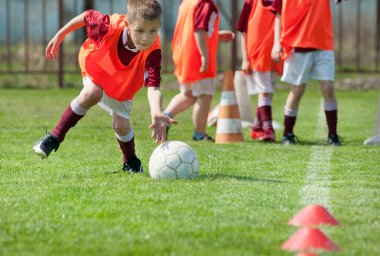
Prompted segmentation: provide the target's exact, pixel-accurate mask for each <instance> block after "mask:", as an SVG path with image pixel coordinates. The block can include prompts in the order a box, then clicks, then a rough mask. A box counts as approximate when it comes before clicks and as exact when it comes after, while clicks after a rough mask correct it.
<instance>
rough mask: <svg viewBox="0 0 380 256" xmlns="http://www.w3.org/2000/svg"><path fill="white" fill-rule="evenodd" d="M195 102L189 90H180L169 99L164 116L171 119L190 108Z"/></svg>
mask: <svg viewBox="0 0 380 256" xmlns="http://www.w3.org/2000/svg"><path fill="white" fill-rule="evenodd" d="M196 101H197V98H196V97H194V96H193V94H192V91H191V89H190V88H189V89H188V90H181V92H180V93H179V94H177V95H176V96H174V97H173V99H171V101H170V102H169V105H168V106H167V107H166V109H165V111H164V114H165V115H167V116H169V117H170V118H173V117H175V116H176V115H178V114H179V113H181V112H182V111H184V110H186V109H188V108H189V107H191V106H192V105H193V104H194V103H195V102H196Z"/></svg>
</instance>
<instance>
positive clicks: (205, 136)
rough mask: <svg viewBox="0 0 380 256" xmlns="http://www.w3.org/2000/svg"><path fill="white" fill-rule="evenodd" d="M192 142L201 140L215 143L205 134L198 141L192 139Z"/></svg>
mask: <svg viewBox="0 0 380 256" xmlns="http://www.w3.org/2000/svg"><path fill="white" fill-rule="evenodd" d="M193 140H194V141H201V140H204V141H210V142H215V140H214V138H212V137H211V136H209V135H208V134H207V133H205V134H204V135H203V137H202V138H200V139H197V138H195V137H193Z"/></svg>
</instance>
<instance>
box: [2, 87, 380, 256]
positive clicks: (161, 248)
mask: <svg viewBox="0 0 380 256" xmlns="http://www.w3.org/2000/svg"><path fill="white" fill-rule="evenodd" d="M78 91H79V89H75V88H74V89H73V88H72V89H66V90H55V89H49V90H35V89H0V141H1V143H0V152H1V154H0V255H7V256H11V255H294V253H289V252H284V251H282V250H281V249H280V247H281V244H282V243H283V242H285V241H286V240H287V239H288V238H289V237H290V236H291V235H292V234H293V233H294V232H295V231H296V229H295V228H293V227H290V226H288V225H287V222H288V220H289V219H290V218H292V217H293V216H294V215H295V214H296V213H297V212H298V211H299V210H301V209H302V208H303V207H304V206H305V205H307V204H311V203H322V204H324V205H325V206H326V207H327V208H328V209H329V211H330V212H331V213H332V214H333V216H334V217H335V218H336V219H338V220H339V221H340V223H341V226H339V227H322V228H321V229H322V230H323V231H324V232H325V233H326V234H327V235H328V236H329V237H330V238H331V239H332V240H333V241H334V242H335V243H336V244H337V245H338V246H339V247H340V249H341V252H340V254H339V255H380V243H379V241H380V232H379V230H380V147H375V146H363V141H364V140H365V139H366V138H368V137H370V136H371V135H372V131H373V128H374V123H375V117H376V108H377V101H378V97H379V92H378V91H338V92H337V95H338V99H339V133H340V135H341V136H342V137H343V138H344V140H345V141H344V146H342V147H328V146H326V145H325V144H326V127H325V119H324V116H323V115H322V116H320V105H321V95H320V92H319V91H318V90H317V89H316V86H315V84H313V85H311V86H310V87H309V88H308V90H307V92H306V94H305V96H304V98H303V101H302V104H301V111H300V114H299V117H298V121H297V126H296V130H295V132H296V134H297V136H298V137H299V139H300V140H301V143H300V144H299V145H296V146H294V147H285V146H282V145H281V144H280V143H276V144H263V143H260V142H253V141H250V139H249V137H248V133H249V130H248V129H245V130H244V137H245V139H246V141H245V142H244V143H238V144H228V145H215V144H211V143H207V142H193V141H192V140H191V136H192V126H191V124H190V121H189V120H190V118H191V112H190V111H187V112H184V113H183V114H182V115H180V116H178V118H177V120H178V121H179V124H178V125H177V126H176V127H173V129H172V130H171V133H170V138H171V139H173V140H181V141H184V142H186V143H188V144H189V145H190V146H191V147H193V148H194V149H195V151H196V152H197V154H198V156H199V158H200V163H201V170H200V174H201V175H200V178H198V179H196V180H170V181H160V180H153V179H151V178H150V177H149V174H148V173H147V170H148V161H149V157H150V154H151V153H152V151H153V149H154V148H155V147H156V145H155V143H154V142H153V140H151V139H150V130H149V129H148V125H149V121H150V116H149V107H148V103H147V100H146V96H145V92H144V91H142V92H140V93H139V94H138V95H137V97H136V98H135V101H134V106H133V110H132V116H133V117H132V125H133V127H134V130H135V133H136V147H137V153H138V156H139V157H140V158H141V159H142V161H143V164H144V166H145V170H146V173H145V174H143V175H131V174H125V173H118V174H107V173H108V172H111V171H115V170H119V169H120V168H121V155H120V152H119V149H118V145H117V143H116V140H115V138H114V134H113V131H112V129H111V118H110V116H109V115H108V114H106V113H105V112H104V111H102V110H101V109H99V108H98V107H95V108H93V109H92V110H91V111H90V112H89V113H88V116H86V118H84V119H83V120H82V121H81V122H80V123H79V124H78V125H77V126H76V127H75V128H74V129H72V130H71V131H70V133H69V134H68V135H67V137H66V139H65V142H64V143H63V144H61V146H60V148H59V150H58V152H53V153H52V155H51V156H50V157H49V159H47V160H41V159H39V158H38V157H36V156H35V155H34V154H33V153H32V145H33V143H34V142H35V141H36V140H38V139H39V138H40V137H41V136H43V135H44V134H45V129H47V130H51V129H52V128H53V127H54V125H55V124H56V122H57V121H58V120H59V117H60V115H61V114H62V112H63V111H64V109H65V108H66V106H67V105H68V103H69V102H70V101H71V99H72V98H73V97H75V95H76V94H77V93H78ZM174 93H175V92H174V91H164V95H165V97H164V101H165V103H167V102H168V100H169V99H170V97H171V96H173V95H174ZM286 95H287V90H279V91H278V92H277V94H276V96H275V99H274V113H273V114H274V119H275V120H276V121H278V122H280V123H282V115H283V105H284V102H285V99H286ZM219 98H220V94H217V95H216V97H215V99H214V104H216V103H217V102H218V101H219ZM255 101H256V100H255ZM208 132H209V133H210V134H211V135H215V128H209V129H208ZM281 132H282V131H281V130H278V131H277V141H279V139H280V135H281ZM334 254H335V253H331V254H330V253H326V254H325V253H323V254H322V255H334Z"/></svg>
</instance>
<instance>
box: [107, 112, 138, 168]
mask: <svg viewBox="0 0 380 256" xmlns="http://www.w3.org/2000/svg"><path fill="white" fill-rule="evenodd" d="M112 117H113V119H112V128H113V130H114V131H115V135H116V139H117V142H118V143H119V146H120V150H121V152H122V155H123V168H122V169H123V171H125V172H136V173H139V172H143V168H142V164H141V161H140V159H138V158H137V156H136V151H135V134H134V131H133V129H132V128H131V125H130V122H129V119H127V118H125V117H122V116H119V115H118V114H116V113H115V112H113V115H112Z"/></svg>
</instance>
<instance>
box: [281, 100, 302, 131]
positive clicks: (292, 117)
mask: <svg viewBox="0 0 380 256" xmlns="http://www.w3.org/2000/svg"><path fill="white" fill-rule="evenodd" d="M297 114H298V109H296V110H294V109H290V108H287V107H285V118H284V127H285V128H284V134H283V135H287V134H288V133H293V128H294V126H295V124H296V120H297Z"/></svg>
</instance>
